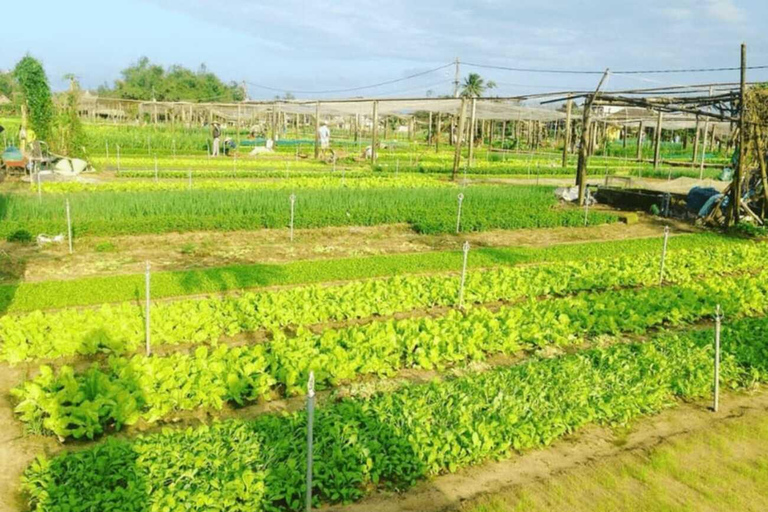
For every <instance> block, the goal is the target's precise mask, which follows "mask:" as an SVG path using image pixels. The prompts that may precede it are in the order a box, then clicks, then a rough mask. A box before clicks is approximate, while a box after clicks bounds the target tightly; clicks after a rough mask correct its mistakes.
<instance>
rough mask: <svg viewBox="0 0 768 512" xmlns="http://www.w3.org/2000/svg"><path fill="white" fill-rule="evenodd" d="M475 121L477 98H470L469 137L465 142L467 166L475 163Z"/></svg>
mask: <svg viewBox="0 0 768 512" xmlns="http://www.w3.org/2000/svg"><path fill="white" fill-rule="evenodd" d="M476 122H477V98H472V114H471V117H470V121H469V127H470V128H469V138H468V139H467V143H469V166H470V167H472V165H473V164H474V163H475V134H476V133H477V132H476V126H475V123H476Z"/></svg>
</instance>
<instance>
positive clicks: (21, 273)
mask: <svg viewBox="0 0 768 512" xmlns="http://www.w3.org/2000/svg"><path fill="white" fill-rule="evenodd" d="M672 224H673V229H674V230H675V231H676V232H678V233H681V232H691V231H694V230H695V229H696V228H694V227H693V226H690V225H687V224H683V223H672ZM663 226H664V224H663V223H662V222H661V221H660V220H659V219H657V218H654V217H650V216H641V217H640V222H638V223H636V224H631V225H627V224H624V223H616V224H607V225H603V226H590V227H582V228H574V227H562V228H549V229H521V230H514V231H503V230H497V231H487V232H482V233H472V234H467V235H466V236H461V237H457V236H454V235H419V234H417V233H415V232H413V230H411V229H410V228H409V227H408V226H406V225H390V226H375V227H342V228H324V229H307V230H299V231H297V232H296V237H295V242H294V243H293V244H290V243H288V241H287V232H286V231H285V230H274V229H273V230H259V231H235V232H196V233H168V234H162V235H140V236H122V237H110V238H87V239H83V240H78V241H77V243H76V251H75V254H74V255H69V254H67V249H66V247H64V246H63V245H62V246H55V247H44V248H38V247H35V246H27V247H24V246H19V245H17V244H10V243H7V242H2V243H0V267H2V270H0V283H2V282H4V281H5V282H13V281H15V280H18V279H21V280H23V281H27V282H30V281H45V280H54V279H75V278H79V277H86V276H105V275H116V274H127V273H140V272H143V270H144V265H145V262H146V261H151V262H152V267H153V269H155V270H156V271H160V270H186V269H192V268H206V267H218V266H224V265H230V264H248V263H285V262H289V261H296V260H317V259H330V258H344V257H356V256H371V255H379V254H402V253H417V252H427V251H441V250H459V249H460V248H461V245H462V244H463V243H464V241H465V240H468V241H469V242H470V243H471V244H472V245H473V246H475V247H500V246H505V247H510V246H548V245H555V244H564V243H576V242H586V241H601V240H621V239H628V238H644V237H651V236H661V234H662V233H663ZM64 245H66V244H64Z"/></svg>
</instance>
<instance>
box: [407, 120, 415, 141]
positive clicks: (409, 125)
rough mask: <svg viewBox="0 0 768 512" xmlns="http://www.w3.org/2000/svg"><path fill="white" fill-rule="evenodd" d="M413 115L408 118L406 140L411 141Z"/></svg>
mask: <svg viewBox="0 0 768 512" xmlns="http://www.w3.org/2000/svg"><path fill="white" fill-rule="evenodd" d="M414 125H415V123H414V121H413V116H411V117H410V118H409V119H408V142H413V129H414Z"/></svg>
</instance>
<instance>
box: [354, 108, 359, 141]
mask: <svg viewBox="0 0 768 512" xmlns="http://www.w3.org/2000/svg"><path fill="white" fill-rule="evenodd" d="M359 140H360V114H355V142H358V141H359Z"/></svg>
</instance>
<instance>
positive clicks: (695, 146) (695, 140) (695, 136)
mask: <svg viewBox="0 0 768 512" xmlns="http://www.w3.org/2000/svg"><path fill="white" fill-rule="evenodd" d="M695 131H696V133H694V134H693V157H692V158H691V162H692V163H693V164H694V165H695V164H696V162H698V157H699V132H700V131H701V130H699V116H696V128H695Z"/></svg>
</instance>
